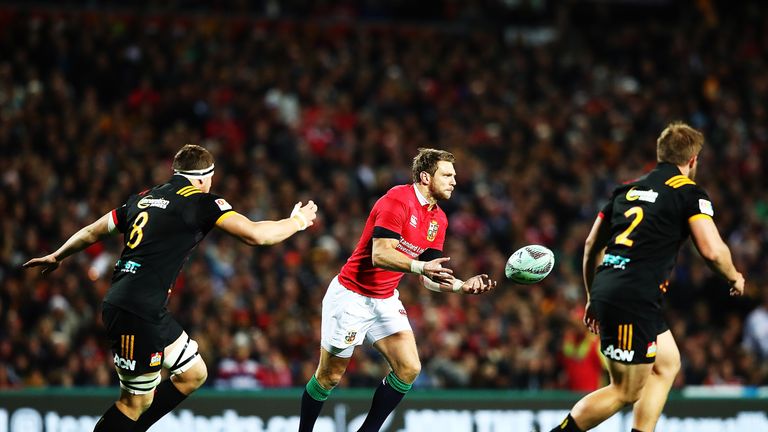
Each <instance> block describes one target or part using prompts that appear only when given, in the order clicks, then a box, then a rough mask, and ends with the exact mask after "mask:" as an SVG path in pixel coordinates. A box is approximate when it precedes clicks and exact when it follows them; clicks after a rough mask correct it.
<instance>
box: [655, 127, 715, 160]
mask: <svg viewBox="0 0 768 432" xmlns="http://www.w3.org/2000/svg"><path fill="white" fill-rule="evenodd" d="M703 146H704V135H703V134H702V133H701V132H699V131H697V130H696V129H694V128H692V127H690V126H688V125H687V124H685V123H683V122H680V121H676V122H672V123H670V124H669V125H668V126H667V127H666V128H665V129H664V130H663V131H662V132H661V135H659V138H658V139H657V140H656V159H657V160H658V161H659V162H669V163H672V164H675V165H685V164H686V163H688V161H689V160H691V158H692V157H694V156H696V155H697V154H699V152H700V151H701V148H702V147H703Z"/></svg>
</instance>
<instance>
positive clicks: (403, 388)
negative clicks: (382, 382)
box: [387, 372, 413, 394]
mask: <svg viewBox="0 0 768 432" xmlns="http://www.w3.org/2000/svg"><path fill="white" fill-rule="evenodd" d="M387 383H388V384H389V385H390V386H391V387H392V388H393V389H395V390H397V391H399V392H400V393H402V394H406V393H408V390H410V389H411V387H413V386H412V385H411V384H406V383H404V382H402V381H400V378H398V377H397V375H395V373H394V372H390V373H389V375H387Z"/></svg>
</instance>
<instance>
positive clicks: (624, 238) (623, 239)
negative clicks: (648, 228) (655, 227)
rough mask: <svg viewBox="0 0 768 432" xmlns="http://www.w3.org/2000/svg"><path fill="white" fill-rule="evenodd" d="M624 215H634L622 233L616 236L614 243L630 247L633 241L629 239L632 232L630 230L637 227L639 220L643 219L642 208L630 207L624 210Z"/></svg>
mask: <svg viewBox="0 0 768 432" xmlns="http://www.w3.org/2000/svg"><path fill="white" fill-rule="evenodd" d="M624 216H626V217H628V218H629V217H634V219H632V222H630V224H629V227H627V229H625V230H624V232H623V233H621V234H619V235H617V236H616V244H620V245H624V246H627V247H632V245H633V244H634V243H635V241H634V240H630V239H629V235H630V234H632V231H633V230H634V229H635V228H637V226H638V225H640V222H641V221H642V220H643V208H642V207H632V208H630V209H629V210H627V211H625V212H624Z"/></svg>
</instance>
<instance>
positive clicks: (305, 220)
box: [291, 200, 317, 231]
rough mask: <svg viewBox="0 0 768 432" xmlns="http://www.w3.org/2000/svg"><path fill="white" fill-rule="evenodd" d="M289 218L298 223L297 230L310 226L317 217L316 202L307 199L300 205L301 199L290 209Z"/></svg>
mask: <svg viewBox="0 0 768 432" xmlns="http://www.w3.org/2000/svg"><path fill="white" fill-rule="evenodd" d="M291 218H292V219H294V220H295V221H296V222H297V223H298V224H299V231H303V230H305V229H307V228H308V227H311V226H312V225H314V223H315V219H316V218H317V204H315V202H314V201H312V200H309V202H307V204H306V205H305V206H302V205H301V201H299V202H297V203H296V205H295V206H293V211H291Z"/></svg>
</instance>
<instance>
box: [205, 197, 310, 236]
mask: <svg viewBox="0 0 768 432" xmlns="http://www.w3.org/2000/svg"><path fill="white" fill-rule="evenodd" d="M234 213H235V214H233V215H232V216H229V217H225V218H223V219H222V220H221V221H219V222H217V223H216V226H217V227H218V228H219V229H221V230H223V231H224V232H226V233H228V234H230V235H232V236H234V237H236V238H238V239H239V240H240V241H242V242H243V243H246V244H248V245H250V246H260V245H271V244H275V243H280V242H281V241H283V240H285V239H287V238H288V237H290V236H292V235H294V234H296V233H297V232H299V231H302V230H305V229H306V228H308V227H310V226H312V224H314V221H315V218H317V205H316V204H315V203H314V201H311V200H310V201H309V202H308V203H307V204H306V205H304V206H302V205H301V203H300V202H299V203H297V204H296V205H295V206H294V207H293V211H292V212H291V216H290V217H287V218H285V219H281V220H278V221H259V222H254V221H252V220H250V219H248V218H247V217H245V216H243V215H241V214H240V213H237V212H234Z"/></svg>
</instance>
